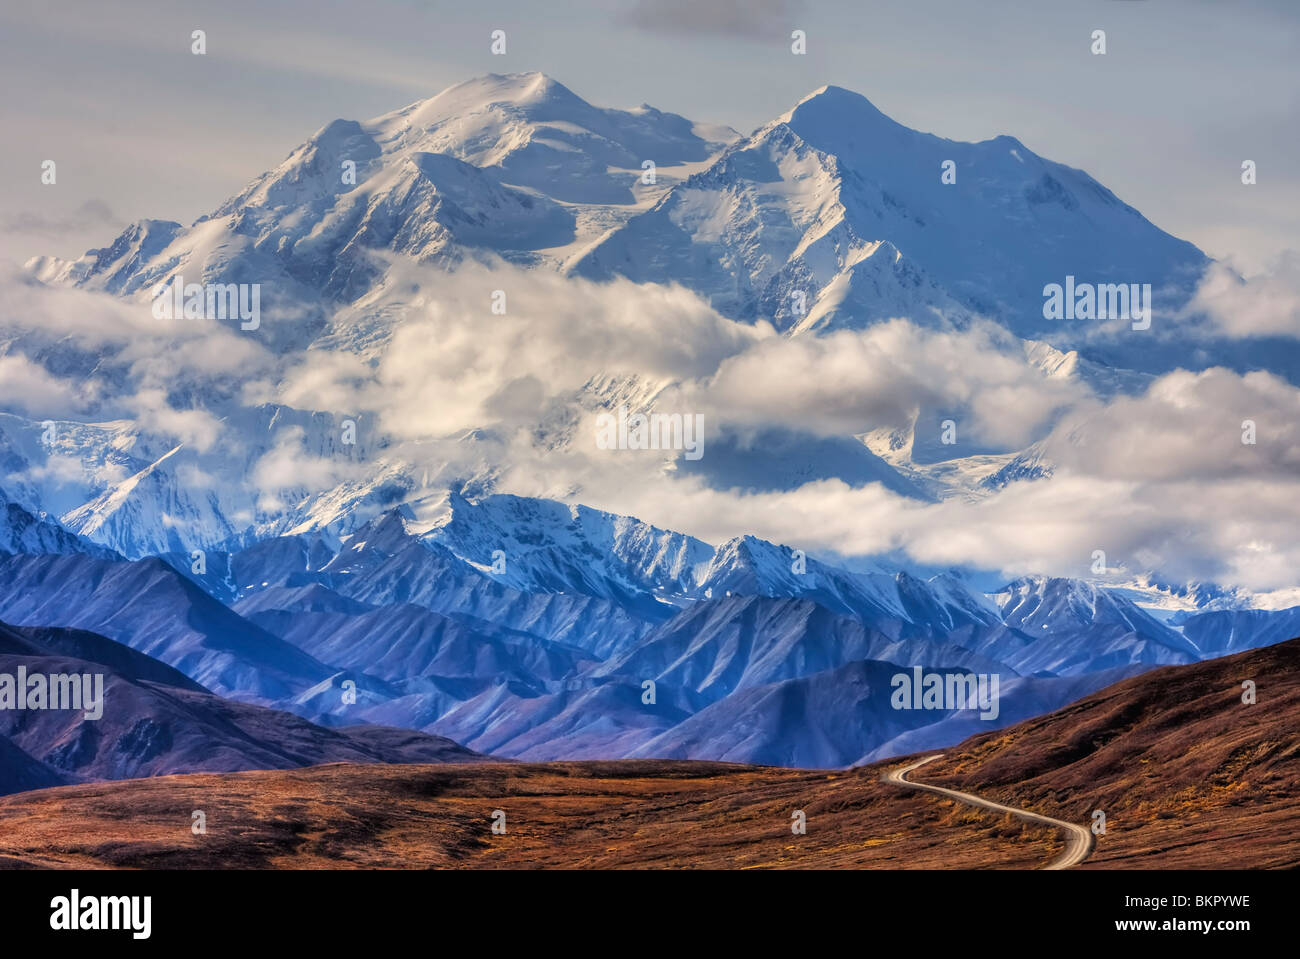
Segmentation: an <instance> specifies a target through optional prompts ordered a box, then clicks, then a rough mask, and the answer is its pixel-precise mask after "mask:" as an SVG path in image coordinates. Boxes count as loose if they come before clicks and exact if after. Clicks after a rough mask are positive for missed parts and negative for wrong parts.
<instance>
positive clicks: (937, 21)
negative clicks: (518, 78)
mask: <svg viewBox="0 0 1300 959" xmlns="http://www.w3.org/2000/svg"><path fill="white" fill-rule="evenodd" d="M796 28H798V29H802V30H805V31H806V32H807V36H808V53H807V55H806V56H794V55H792V54H791V52H790V39H789V37H790V32H791V30H793V29H796ZM195 29H202V30H205V31H206V34H207V54H206V55H205V56H194V55H192V54H191V52H190V44H191V40H190V35H191V32H192V31H193V30H195ZM494 29H502V30H505V31H506V33H507V38H508V53H507V54H506V55H505V56H493V55H491V54H490V52H489V34H490V32H491V31H492V30H494ZM1095 29H1103V30H1105V31H1106V33H1107V47H1108V52H1107V54H1106V55H1105V56H1094V55H1092V54H1091V53H1090V50H1089V46H1090V43H1091V40H1090V34H1091V33H1092V31H1093V30H1095ZM1298 53H1300V0H1238V2H1232V3H1229V2H1222V0H1220V2H1212V0H988V2H975V0H806V2H799V0H750V2H741V0H607V2H604V3H594V2H590V0H564V2H562V3H540V2H536V0H519V2H492V0H483V2H475V3H473V4H466V3H464V2H441V0H438V2H435V0H365V2H354V3H350V2H342V0H283V2H275V0H270V2H268V0H125V2H113V3H110V2H105V0H73V2H51V0H5V3H4V5H3V7H0V84H2V85H3V89H4V91H5V92H4V94H3V95H2V98H0V123H2V124H3V126H2V127H0V128H2V129H3V130H4V134H5V142H6V149H4V150H3V151H0V258H9V259H14V260H18V261H20V262H21V261H22V260H25V259H26V258H27V257H29V256H31V255H34V254H38V253H52V254H57V255H61V256H71V255H77V254H80V253H81V252H83V251H84V250H85V249H86V248H87V247H89V246H98V245H103V244H106V243H108V242H109V241H110V240H111V239H112V237H113V236H114V235H115V233H116V232H117V230H118V229H120V227H121V226H123V225H124V224H125V223H126V222H127V221H129V220H134V219H139V218H143V217H157V218H163V219H173V220H179V221H181V222H184V223H188V222H190V221H192V220H193V219H194V218H195V217H196V216H199V215H200V214H202V213H205V212H207V211H209V210H211V209H212V208H213V207H215V206H216V205H217V204H218V203H220V201H221V200H223V199H225V198H226V197H227V196H229V195H231V194H233V193H235V192H236V191H237V190H238V189H239V188H240V187H241V186H242V185H243V184H244V183H246V182H247V181H248V180H250V179H252V178H253V177H254V176H256V175H257V174H258V173H260V172H262V171H263V170H265V169H267V168H269V167H272V166H274V165H276V164H277V163H279V162H280V160H282V159H283V158H284V156H285V155H286V154H288V152H289V151H290V150H291V149H292V148H293V147H294V146H296V145H297V144H298V143H300V142H301V141H303V140H304V139H305V138H306V137H307V136H309V135H310V134H311V133H312V132H313V131H315V130H316V129H317V128H319V127H320V126H322V125H324V124H325V123H327V122H328V121H330V120H332V119H334V118H336V117H347V118H353V119H366V118H368V117H371V116H374V115H377V114H380V113H384V112H387V111H389V110H392V109H395V108H397V107H399V106H402V105H405V104H406V103H409V102H411V101H413V100H416V99H420V98H423V97H428V96H432V95H433V94H435V93H437V92H438V91H439V90H441V89H443V88H445V87H447V86H449V85H451V84H453V83H456V82H458V81H460V80H464V79H467V78H469V77H471V76H475V75H479V74H483V73H489V72H495V73H509V72H519V71H527V70H541V71H543V72H545V73H548V74H550V75H551V76H553V77H555V78H556V79H558V80H560V81H561V82H562V83H564V84H565V85H566V86H568V87H570V88H571V89H572V90H573V91H574V92H575V93H577V94H578V95H580V96H582V97H584V98H586V99H587V100H589V101H591V102H593V103H595V104H597V105H601V106H621V107H628V106H636V105H638V104H640V103H649V104H652V105H653V106H656V107H658V108H660V109H663V110H670V111H673V112H677V113H681V114H684V115H686V116H689V117H691V118H692V119H696V120H703V121H710V122H719V123H726V124H729V125H731V126H733V127H735V128H736V129H738V130H740V131H742V132H748V131H749V130H751V129H752V128H753V127H755V126H757V125H759V124H761V123H763V122H765V121H767V120H769V119H771V118H772V117H774V116H776V115H778V114H780V113H782V112H784V111H785V110H787V109H788V108H789V107H790V106H791V105H792V104H793V103H794V102H795V101H797V100H798V99H799V98H800V97H802V96H803V95H804V94H806V93H808V92H809V91H811V90H813V89H815V88H817V87H819V86H821V85H822V84H825V83H835V84H838V85H840V86H844V87H848V88H850V89H853V90H857V91H858V92H860V93H863V94H864V95H865V96H867V97H868V98H869V99H871V100H872V101H873V102H874V103H875V104H876V105H877V106H878V107H879V108H880V109H882V110H883V111H884V112H886V113H887V114H889V115H891V116H893V117H894V118H895V119H897V120H899V121H900V122H903V123H905V124H907V125H909V126H913V127H916V128H918V129H922V130H928V131H931V132H934V133H938V134H941V135H943V136H948V137H953V138H957V139H975V140H978V139H986V138H989V137H992V136H996V135H998V134H1001V133H1008V134H1011V135H1013V136H1016V137H1018V138H1020V139H1021V140H1023V141H1024V142H1025V143H1026V144H1027V145H1028V146H1029V147H1030V148H1032V149H1034V150H1035V151H1037V152H1039V153H1041V154H1043V155H1045V156H1047V157H1049V158H1051V159H1054V160H1058V161H1060V162H1064V163H1068V164H1070V165H1072V166H1077V167H1081V168H1083V169H1085V170H1087V171H1088V172H1090V173H1091V174H1093V175H1094V176H1096V177H1097V178H1098V179H1099V180H1100V181H1101V182H1103V183H1104V184H1106V185H1107V186H1109V187H1110V188H1111V189H1113V190H1114V191H1115V192H1116V193H1117V194H1118V195H1119V196H1120V197H1121V198H1122V199H1124V200H1125V201H1127V202H1129V203H1130V204H1132V205H1134V206H1136V207H1137V208H1138V209H1140V210H1141V211H1142V212H1143V213H1145V214H1146V215H1147V216H1148V217H1149V218H1150V219H1152V220H1153V221H1154V222H1155V223H1157V224H1158V225H1159V226H1161V227H1163V228H1165V229H1167V230H1169V231H1170V232H1172V233H1174V234H1176V235H1178V236H1181V237H1184V238H1186V239H1189V240H1191V241H1192V242H1194V243H1196V244H1198V245H1199V246H1201V247H1202V248H1203V249H1205V250H1206V251H1207V252H1208V253H1210V254H1211V255H1214V256H1226V255H1234V256H1237V257H1239V258H1240V260H1241V263H1242V265H1243V266H1246V267H1250V268H1254V267H1261V266H1265V265H1267V264H1269V263H1270V262H1271V261H1272V259H1273V258H1274V257H1275V256H1276V255H1277V254H1278V253H1279V252H1280V251H1282V250H1284V249H1288V248H1292V249H1294V248H1300V84H1298V83H1297V73H1298V70H1297V66H1296V62H1297V54H1298ZM47 159H53V160H55V161H56V162H57V164H58V183H57V185H56V186H43V185H42V184H41V183H40V170H41V162H42V161H43V160H47ZM1246 159H1250V160H1254V161H1255V162H1256V163H1257V164H1258V177H1259V182H1258V184H1257V185H1256V186H1253V187H1246V186H1243V185H1242V184H1241V182H1240V168H1241V162H1242V160H1246Z"/></svg>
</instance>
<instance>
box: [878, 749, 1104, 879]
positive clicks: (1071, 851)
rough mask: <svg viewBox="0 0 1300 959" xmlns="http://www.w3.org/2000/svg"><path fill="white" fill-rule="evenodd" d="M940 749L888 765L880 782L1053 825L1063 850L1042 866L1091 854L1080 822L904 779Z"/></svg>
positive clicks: (1070, 863) (1073, 863)
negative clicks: (1058, 831)
mask: <svg viewBox="0 0 1300 959" xmlns="http://www.w3.org/2000/svg"><path fill="white" fill-rule="evenodd" d="M942 758H943V753H935V754H934V755H933V756H926V757H925V758H924V759H918V760H917V761H916V762H914V763H911V764H910V765H907V766H903V767H901V768H899V769H891V770H889V771H888V772H886V773H885V774H883V775H882V776H881V777H880V781H881V782H886V783H892V784H893V785H895V786H902V787H903V788H905V789H924V790H925V791H926V792H932V793H938V794H939V795H940V796H947V797H948V798H949V799H956V800H957V801H958V802H964V803H966V804H967V805H969V806H977V807H979V808H980V809H988V810H991V811H993V812H1004V813H1011V815H1013V816H1018V817H1020V818H1021V819H1024V820H1027V821H1029V822H1036V823H1041V824H1042V825H1044V826H1055V827H1056V828H1057V829H1061V830H1064V831H1065V852H1063V853H1061V855H1060V856H1058V857H1057V858H1056V859H1054V860H1053V861H1052V862H1049V863H1048V864H1047V865H1046V866H1044V867H1043V868H1044V869H1069V868H1070V867H1071V866H1077V865H1078V864H1079V863H1081V862H1083V861H1084V860H1085V859H1087V858H1088V856H1090V855H1091V854H1092V850H1093V844H1094V842H1093V838H1092V833H1091V832H1090V831H1089V830H1088V829H1085V828H1084V827H1083V826H1078V825H1075V824H1074V823H1072V822H1065V821H1063V820H1061V819H1053V818H1052V817H1051V816H1044V815H1041V814H1040V813H1036V812H1030V811H1029V810H1028V809H1016V808H1015V807H1014V806H1004V805H1002V804H1001V803H996V802H993V800H991V799H983V798H981V797H980V796H976V795H975V794H974V793H964V792H958V791H957V790H956V789H948V788H946V787H944V786H931V785H930V784H929V783H917V782H912V781H911V780H910V779H907V778H906V777H907V774H908V773H910V772H911V771H912V770H913V769H916V768H917V767H918V766H924V765H925V764H926V763H928V762H933V761H934V760H936V759H942Z"/></svg>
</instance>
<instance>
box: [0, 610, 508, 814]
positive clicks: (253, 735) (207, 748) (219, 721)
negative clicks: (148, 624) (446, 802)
mask: <svg viewBox="0 0 1300 959" xmlns="http://www.w3.org/2000/svg"><path fill="white" fill-rule="evenodd" d="M38 675H39V676H43V677H50V676H71V677H76V678H77V679H78V682H79V683H80V680H81V678H82V677H85V676H89V677H91V678H92V686H91V691H92V695H93V698H94V704H93V705H92V704H90V703H88V702H81V703H80V706H81V707H83V708H76V709H66V708H63V709H60V708H48V709H47V708H41V709H17V708H14V704H13V703H12V702H8V701H7V700H6V699H4V698H0V703H2V704H3V707H4V708H0V794H3V793H11V792H19V791H22V790H29V789H39V788H43V787H46V786H54V785H60V784H66V783H79V782H87V781H94V780H102V779H129V778H135V777H141V776H162V775H167V774H171V773H184V772H197V771H213V772H230V771H234V770H239V769H285V768H291V767H297V766H308V765H313V764H316V763H322V762H339V761H343V762H356V763H375V762H399V763H401V762H419V763H428V762H444V761H454V762H461V763H464V762H474V761H476V760H479V759H482V758H484V757H482V756H480V755H479V754H478V753H475V752H472V751H471V750H468V749H464V748H462V747H460V746H458V745H457V744H456V743H454V742H452V741H451V740H448V739H443V738H442V737H439V736H430V735H427V734H424V733H419V732H413V731H410V730H404V729H391V728H387V727H382V726H352V727H345V728H341V729H327V728H325V727H322V726H318V725H316V724H314V723H311V722H308V721H307V720H305V719H302V718H301V717H298V716H295V715H293V714H292V713H286V712H281V711H279V710H275V709H267V708H265V707H262V706H255V705H251V704H247V703H238V702H233V701H231V700H227V699H222V698H221V697H220V696H216V695H214V694H213V693H211V692H209V691H208V690H207V689H204V688H203V687H202V686H200V685H199V684H198V683H196V682H194V681H193V680H191V679H188V678H187V677H186V676H185V675H184V674H182V673H180V672H179V671H177V670H175V669H173V668H172V667H170V666H167V665H164V664H163V663H160V662H159V661H158V660H156V659H151V658H150V657H149V656H146V655H144V654H143V653H140V652H137V651H136V650H134V649H131V648H130V647H128V646H124V645H122V644H120V643H116V642H113V641H112V640H110V639H106V638H104V637H103V636H99V635H96V634H95V633H89V632H85V631H82V630H74V629H55V628H25V627H10V626H7V625H6V624H4V623H2V622H0V679H2V680H3V681H4V682H5V683H10V682H14V680H15V678H16V677H19V676H26V677H34V676H38ZM96 677H102V686H101V687H96V686H95V684H94V679H95V678H96ZM52 682H53V681H52V680H51V683H52ZM13 688H16V686H15V687H13ZM83 688H84V687H83ZM50 705H51V707H53V704H50Z"/></svg>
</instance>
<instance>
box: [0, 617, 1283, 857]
mask: <svg viewBox="0 0 1300 959" xmlns="http://www.w3.org/2000/svg"><path fill="white" fill-rule="evenodd" d="M1298 674H1300V640H1291V641H1289V642H1286V643H1281V644H1279V645H1277V646H1273V647H1269V648H1266V649H1260V650H1253V651H1251V652H1247V653H1241V654H1238V655H1235V656H1230V657H1227V658H1225V659H1220V660H1214V661H1211V662H1205V663H1198V664H1194V665H1188V666H1173V667H1167V668H1163V669H1159V670H1155V671H1153V672H1150V673H1147V674H1145V675H1143V676H1139V677H1135V678H1132V679H1128V680H1125V681H1123V682H1120V683H1117V684H1115V685H1113V686H1111V687H1109V688H1107V689H1105V690H1103V691H1101V692H1099V693H1096V694H1094V695H1091V696H1088V697H1086V698H1084V699H1082V700H1079V701H1078V702H1076V703H1074V704H1072V705H1070V706H1067V707H1066V708H1064V709H1061V710H1057V711H1056V712H1054V713H1051V714H1050V715H1047V716H1043V717H1040V718H1037V719H1031V720H1028V721H1026V722H1022V723H1020V724H1018V725H1016V726H1013V727H1011V728H1009V729H1006V730H1003V731H1001V732H998V733H993V734H988V735H982V736H977V737H973V738H971V739H969V740H967V741H966V742H965V743H963V744H962V745H961V746H958V747H956V748H954V749H951V750H949V751H948V752H947V754H946V755H945V757H944V758H943V759H939V760H936V761H933V762H931V763H928V764H926V766H925V767H923V768H922V769H920V770H918V771H917V774H916V775H914V776H913V778H914V779H916V780H920V781H926V782H934V783H941V784H945V785H951V786H953V787H955V788H959V789H961V790H963V791H968V792H973V793H976V794H978V795H981V796H985V797H988V798H992V799H995V800H997V801H999V802H1003V803H1006V804H1009V805H1014V806H1017V807H1019V808H1027V809H1031V810H1033V811H1036V812H1041V813H1046V814H1048V815H1051V816H1054V817H1057V818H1060V819H1063V820H1065V821H1068V822H1078V823H1081V824H1087V823H1089V822H1090V820H1091V811H1092V810H1094V809H1098V808H1100V809H1103V810H1105V811H1106V812H1107V818H1108V829H1107V832H1106V834H1105V835H1103V836H1100V837H1098V841H1097V847H1096V851H1095V852H1094V853H1093V854H1092V855H1091V857H1090V858H1089V859H1088V860H1087V861H1086V862H1085V863H1084V864H1083V868H1106V867H1111V868H1116V867H1118V868H1152V869H1156V868H1171V867H1183V868H1196V867H1236V868H1280V867H1294V866H1296V865H1300V829H1298V828H1297V827H1298V826H1300V803H1297V798H1298V796H1297V794H1298V793H1300V786H1298V785H1297V784H1298V783H1300V777H1298V776H1297V771H1298V770H1297V765H1298V764H1300V759H1298V754H1300V737H1297V735H1296V732H1295V730H1296V729H1297V728H1300V683H1297V680H1300V675H1298ZM1246 679H1254V680H1255V682H1256V683H1257V689H1258V695H1259V701H1258V703H1257V704H1255V705H1246V704H1244V703H1242V701H1241V692H1242V689H1241V683H1242V681H1243V680H1246ZM898 765H900V762H899V761H889V762H887V763H877V764H873V765H870V766H862V767H858V768H855V769H851V770H847V771H827V770H820V771H817V770H789V769H773V768H769V767H759V766H742V765H731V764H721V763H704V762H666V761H663V760H641V761H620V762H585V763H534V764H524V763H520V764H501V763H487V764H481V765H458V764H457V765H442V766H393V765H375V766H363V765H355V764H335V765H327V766H317V767H314V768H310V769H298V770H289V771H279V772H277V771H268V772H247V773H236V774H229V775H206V774H205V775H190V776H169V777H162V778H157V779H150V780H136V781H131V782H124V783H111V784H99V785H93V786H75V787H63V788H56V789H46V790H40V791H36V792H30V793H25V794H22V795H17V796H11V797H8V798H6V799H3V800H0V864H3V865H8V866H10V867H16V868H23V867H42V866H50V867H66V866H82V867H95V866H104V867H157V868H162V867H237V868H279V867H311V868H321V867H325V868H353V867H402V868H420V867H460V868H494V867H516V868H518V867H562V868H591V867H596V868H614V867H713V868H754V867H809V868H972V867H981V868H989V867H1002V868H1036V867H1040V866H1042V865H1044V864H1046V863H1048V862H1050V861H1051V860H1052V859H1053V858H1055V856H1056V855H1057V854H1058V853H1059V852H1060V851H1061V849H1062V847H1063V840H1062V838H1061V836H1060V835H1059V834H1057V832H1056V831H1055V830H1052V829H1049V828H1046V827H1039V826H1031V825H1026V824H1024V823H1022V822H1020V821H1018V820H1016V819H1013V818H1012V817H1010V816H1006V815H994V814H990V813H987V812H984V811H981V810H978V809H975V808H972V807H970V806H967V805H964V804H959V803H956V802H954V801H953V800H950V799H945V798H940V797H935V796H932V795H929V794H923V793H918V792H914V791H911V790H905V789H900V788H898V787H897V786H894V785H891V784H889V783H885V782H881V781H880V777H881V774H882V773H883V772H884V771H885V770H887V769H891V768H894V767H897V766H898ZM196 808H202V809H203V810H204V811H205V812H206V813H207V819H208V823H209V830H208V832H207V834H206V835H202V836H195V835H193V834H192V833H191V831H190V829H189V821H190V820H189V814H190V810H192V809H196ZM497 810H501V811H503V812H504V813H505V815H506V832H505V834H504V835H496V834H494V833H493V832H492V823H493V816H494V814H495V813H496V811H497ZM796 810H802V811H803V813H804V814H805V815H806V817H807V832H806V834H802V835H796V834H794V833H793V832H792V831H791V828H790V824H791V821H792V815H793V814H794V812H795V811H796Z"/></svg>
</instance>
